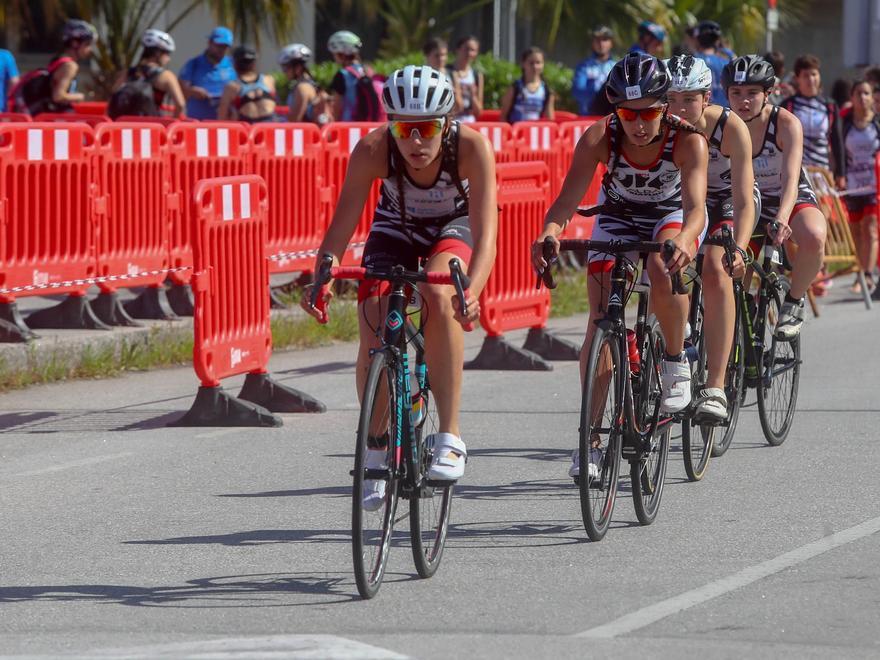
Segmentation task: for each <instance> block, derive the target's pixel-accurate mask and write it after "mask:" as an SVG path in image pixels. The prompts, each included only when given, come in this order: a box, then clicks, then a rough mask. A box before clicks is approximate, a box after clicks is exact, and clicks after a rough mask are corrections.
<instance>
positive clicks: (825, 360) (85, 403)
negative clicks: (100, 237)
mask: <svg viewBox="0 0 880 660" xmlns="http://www.w3.org/2000/svg"><path fill="white" fill-rule="evenodd" d="M847 284H848V282H847ZM843 287H844V283H843V282H839V283H838V284H837V287H836V288H835V289H834V290H833V291H834V294H833V295H832V296H831V297H830V298H831V299H830V300H829V301H828V302H827V304H825V306H824V307H823V316H822V318H820V319H817V320H811V321H809V322H808V326H807V328H806V329H805V330H804V352H803V354H804V359H805V362H804V366H803V372H802V377H801V388H800V399H799V405H798V413H797V417H796V420H795V423H794V428H793V430H792V432H791V435H790V436H789V438H788V440H787V441H786V442H785V444H784V445H782V446H781V447H778V448H772V447H769V446H768V445H767V444H766V443H765V442H764V440H763V437H762V435H761V431H760V427H759V424H758V417H757V410H756V408H755V407H754V405H751V406H750V407H748V408H746V409H745V410H744V411H743V413H742V415H741V417H740V426H739V431H738V434H737V437H736V438H735V440H734V443H733V446H732V447H731V449H730V451H729V452H728V454H727V455H726V456H724V457H723V458H722V459H719V460H717V461H715V462H713V464H712V465H711V466H710V468H709V473H708V474H707V476H706V478H705V480H704V481H703V482H701V483H698V484H690V483H687V482H686V480H685V474H684V469H683V466H682V461H681V455H680V450H679V448H678V446H677V443H676V445H675V446H674V447H673V451H672V453H671V454H670V466H669V471H668V476H667V478H668V482H667V490H666V492H665V495H664V499H663V505H662V510H661V512H660V514H659V517H658V519H657V521H656V522H655V523H654V524H653V525H651V526H649V527H641V526H639V525H638V523H637V522H636V518H635V514H634V512H633V508H632V504H631V502H630V500H629V498H628V497H625V496H624V497H621V498H620V499H619V500H618V504H617V508H616V510H615V517H614V522H613V523H612V529H611V530H610V531H609V533H608V535H607V536H606V538H605V540H603V541H602V542H600V543H589V542H588V541H587V540H586V535H585V533H584V531H583V527H582V522H581V519H580V510H579V504H578V495H577V491H576V489H575V487H574V485H573V484H572V483H571V481H570V479H568V477H567V475H566V471H567V468H568V461H569V455H570V452H571V449H572V448H573V446H574V444H575V442H576V428H577V411H578V398H579V393H578V387H579V386H578V382H577V381H578V379H577V366H576V364H575V363H556V364H555V370H554V371H552V372H537V373H525V372H468V373H467V374H466V378H465V394H464V404H463V409H464V413H463V429H464V430H465V440H466V441H467V443H468V447H469V449H470V457H471V458H470V462H469V465H468V471H467V474H466V475H465V478H464V479H463V480H462V482H461V484H460V485H459V487H458V489H457V496H456V499H455V501H454V504H453V520H452V526H451V529H450V536H449V541H448V544H447V550H446V554H445V556H444V559H443V565H442V566H441V567H440V570H439V572H438V574H437V575H436V576H435V577H434V578H432V579H430V580H420V579H418V578H417V577H416V574H415V571H414V568H413V565H412V558H411V555H410V551H409V547H408V542H407V541H401V543H400V544H399V545H398V546H396V547H394V548H392V553H391V560H390V565H389V573H388V575H387V577H386V581H385V584H384V585H383V587H382V590H381V592H380V594H379V596H378V597H377V598H375V599H374V600H372V601H369V602H365V601H362V600H360V599H359V598H358V597H357V591H356V588H355V585H354V579H353V574H352V568H351V552H350V541H349V514H350V501H349V497H350V477H349V475H348V471H349V469H350V468H351V463H352V459H351V452H352V448H353V438H354V429H355V425H356V417H357V403H356V397H355V392H354V385H353V371H352V369H353V363H352V360H353V347H352V345H336V346H332V347H328V348H322V349H318V350H311V351H304V352H297V353H286V354H279V355H277V356H275V357H274V358H273V360H272V364H271V368H272V370H273V371H274V373H275V374H276V375H277V376H279V377H280V378H282V379H283V380H285V382H289V383H291V384H294V385H295V386H297V387H299V388H301V389H303V390H305V391H308V392H310V393H311V394H313V395H315V396H317V397H318V398H320V399H322V400H323V401H324V402H325V403H326V404H327V405H328V408H329V410H328V412H327V413H326V414H323V415H288V416H285V418H284V422H285V425H284V427H283V428H281V429H216V428H214V429H180V428H167V427H166V426H165V424H166V423H167V422H168V421H170V420H172V419H174V418H175V417H177V416H179V415H180V414H181V413H182V412H183V411H184V410H185V409H186V408H188V407H189V404H190V403H191V401H192V397H193V395H194V394H195V391H196V387H197V381H196V378H195V375H194V374H193V372H192V371H191V370H189V369H179V370H170V371H159V372H152V373H145V374H135V375H130V376H126V377H124V378H119V379H114V380H105V381H92V382H77V383H67V384H59V385H52V386H46V387H39V388H33V389H29V390H25V391H21V392H14V393H10V394H6V395H4V396H0V458H2V460H0V529H2V537H0V655H2V656H3V657H10V656H26V657H38V656H39V657H57V656H60V655H64V656H78V657H126V658H141V657H202V658H244V657H260V658H280V657H290V658H325V657H332V658H397V657H414V658H447V657H480V658H508V657H517V658H535V657H608V658H621V657H639V658H646V657H647V658H653V657H668V658H696V657H700V658H705V657H713V658H714V657H730V658H734V657H735V658H742V657H749V658H778V657H792V658H794V657H796V658H823V659H824V658H828V657H833V658H841V657H846V658H871V657H873V658H876V657H880V625H878V624H880V561H878V558H880V533H878V532H880V506H878V502H880V478H878V474H880V471H878V467H877V466H878V465H880V442H878V433H877V426H878V421H880V414H878V413H880V404H878V400H877V397H878V391H880V387H878V386H880V377H878V372H880V358H878V351H877V337H878V328H880V310H874V311H872V312H868V311H865V310H864V308H863V307H862V306H861V304H860V303H859V302H857V301H853V300H851V299H850V301H849V302H846V301H844V300H843V296H842V295H841V293H842V292H841V289H842V288H843ZM583 322H584V321H583V319H582V318H581V319H568V320H565V321H562V322H558V323H556V324H555V327H556V328H557V329H559V330H560V331H561V332H562V333H563V334H564V335H566V336H568V337H570V338H576V337H577V335H578V334H579V332H580V328H581V327H582V326H583ZM513 337H514V338H516V339H521V336H520V335H518V334H516V333H514V335H513ZM479 340H480V338H479V337H478V336H471V337H469V338H468V342H469V345H468V355H469V356H472V355H473V354H474V353H475V352H476V349H477V348H478V345H479ZM233 384H234V381H233V383H231V385H233ZM231 389H233V388H231ZM753 399H754V395H752V396H751V397H750V402H752V401H753ZM402 510H403V509H402ZM403 524H404V525H405V522H404V523H403ZM402 529H403V530H404V531H405V527H403V528H402Z"/></svg>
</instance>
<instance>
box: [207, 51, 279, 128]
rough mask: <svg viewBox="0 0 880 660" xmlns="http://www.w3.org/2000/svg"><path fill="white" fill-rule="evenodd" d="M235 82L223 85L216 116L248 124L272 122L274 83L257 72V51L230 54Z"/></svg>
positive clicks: (273, 118) (273, 116)
mask: <svg viewBox="0 0 880 660" xmlns="http://www.w3.org/2000/svg"><path fill="white" fill-rule="evenodd" d="M232 63H233V66H234V67H235V75H236V76H237V78H236V79H235V80H233V81H231V82H228V83H226V87H224V88H223V96H222V97H221V98H220V107H219V108H218V110H217V116H218V118H219V119H223V120H238V121H244V122H247V123H249V124H258V123H260V122H265V121H275V105H276V102H275V79H274V78H273V77H272V76H269V75H264V74H262V73H260V72H259V71H257V51H256V50H255V49H253V48H251V47H250V46H239V47H238V48H236V49H235V50H234V51H233V52H232Z"/></svg>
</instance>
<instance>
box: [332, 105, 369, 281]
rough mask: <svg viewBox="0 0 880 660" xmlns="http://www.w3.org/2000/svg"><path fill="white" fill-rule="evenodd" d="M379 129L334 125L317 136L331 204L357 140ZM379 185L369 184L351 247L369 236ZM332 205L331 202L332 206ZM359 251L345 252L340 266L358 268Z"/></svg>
mask: <svg viewBox="0 0 880 660" xmlns="http://www.w3.org/2000/svg"><path fill="white" fill-rule="evenodd" d="M380 126H382V124H381V123H377V122H334V123H332V124H328V125H326V126H325V127H324V128H323V129H321V132H322V133H323V136H324V142H325V154H326V161H325V170H324V172H325V179H324V181H325V183H326V185H328V186H331V187H332V188H333V189H334V191H335V192H334V193H333V198H334V200H335V199H336V197H337V196H338V195H339V191H340V190H342V182H343V181H345V172H346V170H347V169H348V161H349V159H350V158H351V152H352V151H353V150H354V147H355V145H356V144H357V143H358V142H359V141H360V139H361V138H362V137H363V136H364V135H366V134H367V133H369V132H370V131H372V130H374V129H376V128H379V127H380ZM380 187H381V184H380V182H379V181H376V182H374V183H373V187H372V188H371V189H370V195H369V196H368V197H367V202H366V204H364V211H363V213H361V217H360V220H359V221H358V226H357V229H356V230H355V232H354V236H352V237H351V242H352V243H362V242H364V241H366V240H367V234H369V233H370V225H371V224H372V222H373V212H374V211H375V210H376V205H377V204H378V203H379V189H380ZM334 203H335V202H334ZM362 254H363V248H362V247H360V248H355V249H353V250H351V251H349V252H346V254H345V257H344V258H343V264H344V265H346V266H348V265H352V264H359V263H360V261H361V255H362Z"/></svg>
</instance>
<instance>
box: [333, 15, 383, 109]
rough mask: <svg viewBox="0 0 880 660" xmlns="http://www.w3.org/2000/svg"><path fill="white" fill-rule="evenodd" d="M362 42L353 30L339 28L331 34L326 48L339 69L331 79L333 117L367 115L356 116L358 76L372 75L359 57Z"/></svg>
mask: <svg viewBox="0 0 880 660" xmlns="http://www.w3.org/2000/svg"><path fill="white" fill-rule="evenodd" d="M362 47H363V43H362V42H361V39H360V37H358V36H357V35H356V34H355V33H354V32H349V31H348V30H340V31H339V32H334V33H333V34H331V35H330V38H329V39H328V40H327V50H329V51H330V53H332V55H333V58H334V59H335V60H336V63H337V64H338V65H339V71H337V72H336V75H335V76H334V77H333V80H332V81H331V82H330V93H331V95H332V96H331V98H332V105H333V118H334V119H335V120H336V121H365V120H369V119H370V118H369V117H361V116H358V112H359V108H358V90H357V83H358V80H360V79H361V78H363V77H365V76H372V75H373V72H372V70H371V69H370V68H369V67H367V66H365V65H364V64H363V62H361V59H360V53H361V48H362Z"/></svg>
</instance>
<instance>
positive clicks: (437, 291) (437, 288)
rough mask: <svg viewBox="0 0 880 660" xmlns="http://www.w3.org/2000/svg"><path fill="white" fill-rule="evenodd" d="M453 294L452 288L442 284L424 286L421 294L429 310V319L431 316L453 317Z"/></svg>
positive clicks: (420, 288)
mask: <svg viewBox="0 0 880 660" xmlns="http://www.w3.org/2000/svg"><path fill="white" fill-rule="evenodd" d="M452 293H453V289H452V287H450V286H446V285H442V284H422V285H421V286H420V287H419V294H420V295H421V297H422V301H423V302H424V304H425V305H426V306H427V308H428V318H431V315H432V314H433V315H444V316H447V315H448V316H451V315H452Z"/></svg>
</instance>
